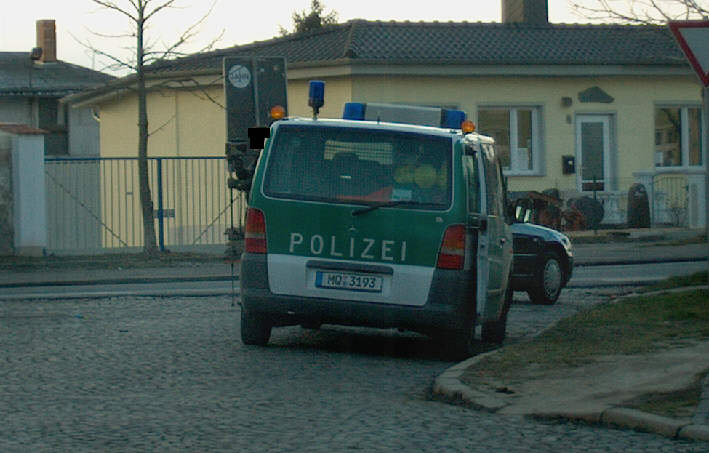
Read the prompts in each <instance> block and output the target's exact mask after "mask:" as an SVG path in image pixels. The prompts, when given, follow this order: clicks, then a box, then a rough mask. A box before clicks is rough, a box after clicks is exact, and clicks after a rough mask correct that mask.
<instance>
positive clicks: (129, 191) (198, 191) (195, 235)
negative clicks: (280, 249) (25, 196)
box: [45, 157, 246, 254]
mask: <svg viewBox="0 0 709 453" xmlns="http://www.w3.org/2000/svg"><path fill="white" fill-rule="evenodd" d="M148 169H149V181H150V182H149V185H150V191H151V194H152V200H153V206H154V212H155V230H156V233H157V242H158V245H159V247H160V249H161V250H165V249H168V250H174V251H216V250H223V246H224V244H225V243H226V238H225V236H224V231H225V230H226V228H227V227H228V226H229V225H231V222H232V218H233V221H234V225H235V226H237V227H240V226H241V224H242V220H243V213H244V209H245V206H246V203H245V201H244V199H243V196H242V195H241V194H240V193H234V195H233V196H234V197H235V199H233V200H232V198H231V197H232V193H231V192H230V191H229V189H228V188H227V186H226V180H227V177H228V171H227V163H226V160H225V159H224V158H221V157H151V158H148ZM45 173H46V187H47V205H48V213H47V223H48V225H49V226H48V229H49V234H48V251H49V252H50V253H56V254H92V253H102V252H107V251H135V250H139V249H141V248H142V246H143V222H142V211H141V207H140V189H139V184H138V159H137V158H47V159H46V160H45ZM232 216H233V217H232Z"/></svg>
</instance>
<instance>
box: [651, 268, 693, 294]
mask: <svg viewBox="0 0 709 453" xmlns="http://www.w3.org/2000/svg"><path fill="white" fill-rule="evenodd" d="M706 284H707V271H699V272H696V273H694V274H691V275H683V276H679V277H670V278H668V279H667V280H663V281H661V282H659V283H657V284H654V285H650V286H646V287H645V288H643V289H642V292H650V291H660V290H663V289H673V288H683V287H686V286H701V285H706Z"/></svg>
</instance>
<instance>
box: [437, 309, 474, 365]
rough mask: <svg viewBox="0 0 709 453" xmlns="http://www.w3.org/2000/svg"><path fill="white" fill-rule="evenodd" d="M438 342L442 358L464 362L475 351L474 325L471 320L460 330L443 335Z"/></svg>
mask: <svg viewBox="0 0 709 453" xmlns="http://www.w3.org/2000/svg"><path fill="white" fill-rule="evenodd" d="M440 340H441V341H440V343H441V346H442V349H443V356H444V358H447V359H451V360H465V359H467V358H468V357H470V356H472V355H474V354H475V352H476V350H477V342H476V340H475V323H474V322H473V321H472V319H471V320H470V321H468V322H466V323H465V325H464V326H463V327H462V328H460V329H456V330H450V331H448V332H445V333H443V334H442V335H441V336H440Z"/></svg>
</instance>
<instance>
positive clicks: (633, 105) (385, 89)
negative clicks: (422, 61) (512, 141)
mask: <svg viewBox="0 0 709 453" xmlns="http://www.w3.org/2000/svg"><path fill="white" fill-rule="evenodd" d="M594 86H598V87H600V88H601V89H603V90H604V91H605V92H606V93H608V94H609V95H611V96H612V97H613V98H614V101H613V102H612V103H608V104H605V103H581V102H579V100H578V93H579V92H581V91H583V90H586V89H587V88H590V87H594ZM562 97H570V98H572V105H571V106H569V107H563V106H562V104H561V98H562ZM352 101H355V102H393V103H411V104H418V105H446V106H455V107H458V108H461V109H463V110H465V111H466V112H467V113H468V117H469V118H470V119H472V120H473V121H477V118H476V115H477V111H478V109H479V108H480V107H486V106H488V107H489V106H505V105H506V106H518V107H520V106H539V107H541V109H542V118H541V122H542V125H541V133H542V148H543V150H544V162H545V165H544V167H545V168H544V170H543V172H542V176H510V178H509V181H510V190H513V191H516V190H540V191H541V190H544V189H548V188H557V189H559V190H575V189H576V188H577V183H576V174H572V175H564V174H562V166H561V162H562V156H565V155H571V156H575V155H576V116H577V115H581V114H610V115H613V118H614V119H615V123H614V124H612V128H614V129H615V132H614V137H615V148H613V145H612V147H611V153H613V152H616V153H617V155H616V169H615V174H616V175H617V178H618V189H619V190H625V189H627V188H628V187H629V186H630V185H631V184H632V183H633V182H634V180H633V176H632V173H633V172H635V171H640V170H654V160H653V156H654V129H655V127H654V109H655V105H657V104H661V103H670V104H684V103H696V104H699V102H700V101H701V91H700V88H699V85H698V84H697V83H696V81H695V80H694V79H693V78H691V77H682V78H679V77H673V78H662V77H646V78H638V77H632V78H630V77H627V78H626V77H593V78H591V77H576V78H571V77H568V78H552V77H406V76H397V77H380V76H369V77H362V76H360V77H357V78H355V79H354V82H353V85H352ZM578 171H579V169H578V168H577V172H578Z"/></svg>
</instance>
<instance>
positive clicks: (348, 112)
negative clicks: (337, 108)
mask: <svg viewBox="0 0 709 453" xmlns="http://www.w3.org/2000/svg"><path fill="white" fill-rule="evenodd" d="M366 110H367V104H363V103H362V102H348V103H346V104H345V110H344V112H342V119H343V120H356V121H362V120H363V119H364V113H365V112H366Z"/></svg>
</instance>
